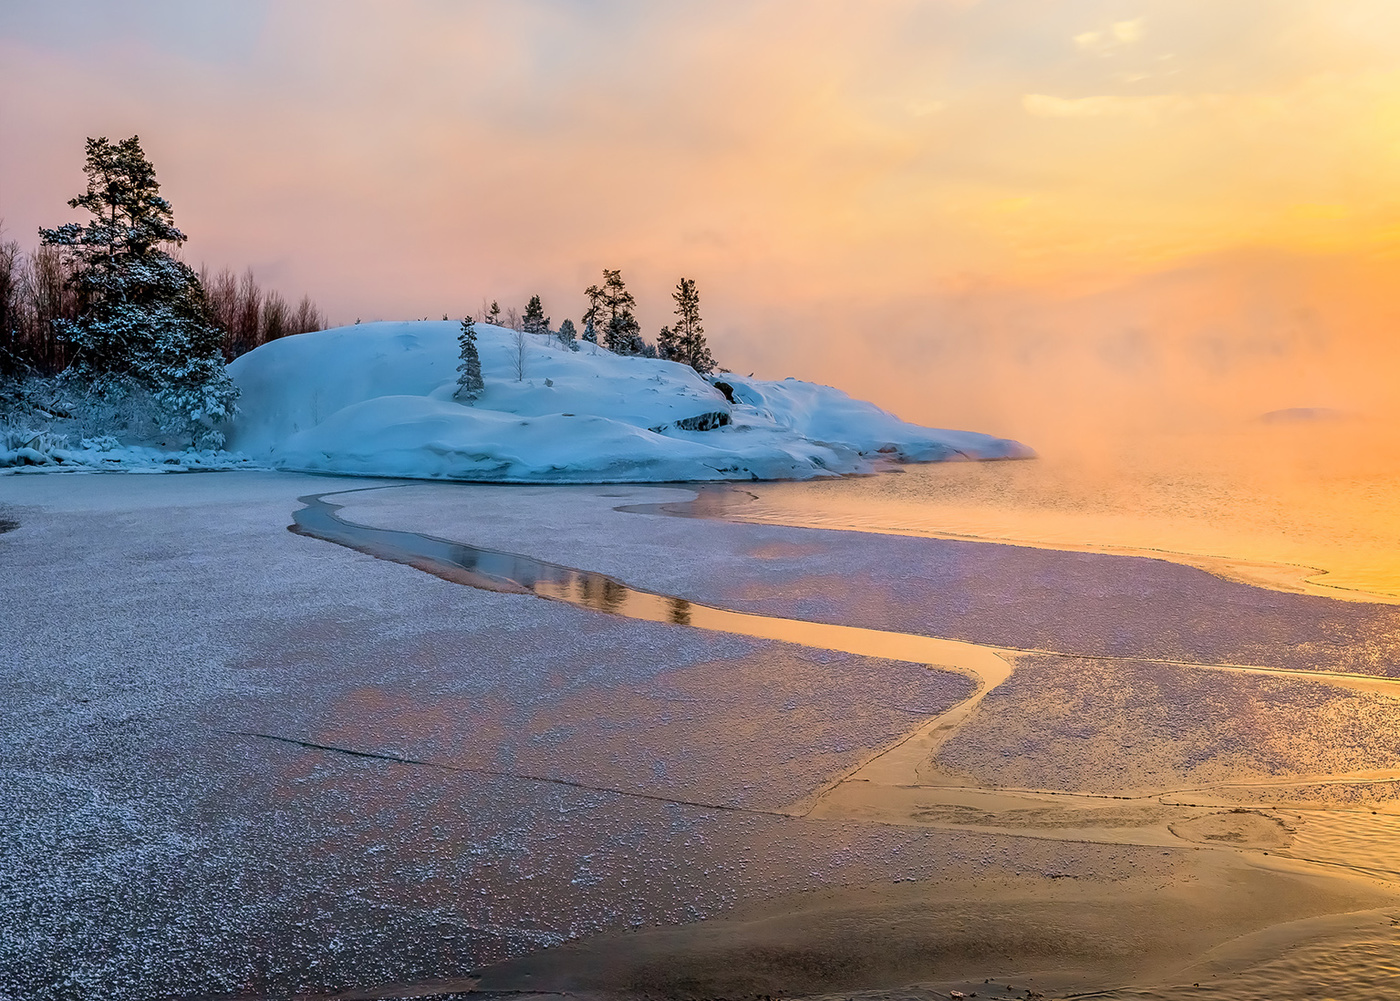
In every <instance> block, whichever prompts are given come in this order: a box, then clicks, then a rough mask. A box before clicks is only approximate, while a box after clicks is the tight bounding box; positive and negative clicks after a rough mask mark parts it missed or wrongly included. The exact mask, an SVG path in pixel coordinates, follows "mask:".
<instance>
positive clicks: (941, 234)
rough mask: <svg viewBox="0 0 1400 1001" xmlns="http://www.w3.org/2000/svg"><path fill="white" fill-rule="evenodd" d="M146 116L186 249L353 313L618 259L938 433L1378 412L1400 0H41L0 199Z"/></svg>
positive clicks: (575, 292) (1398, 200)
mask: <svg viewBox="0 0 1400 1001" xmlns="http://www.w3.org/2000/svg"><path fill="white" fill-rule="evenodd" d="M132 133H139V134H140V135H141V137H142V139H143V141H144V144H145V147H146V150H147V152H148V154H149V155H150V156H151V158H152V160H153V161H154V162H155V164H156V167H157V170H158V173H159V176H160V178H161V180H162V182H163V184H164V192H165V194H166V195H167V196H168V197H170V199H171V200H172V202H173V203H174V205H175V211H176V221H177V223H178V224H179V225H180V226H181V227H182V228H184V229H185V230H186V231H187V232H188V233H189V234H190V235H191V240H190V242H189V244H188V247H187V250H186V256H187V258H188V259H190V260H191V261H193V262H196V263H198V262H199V261H205V262H208V263H209V264H211V265H213V266H215V267H218V266H222V265H225V264H228V265H232V266H234V267H242V266H245V265H252V266H253V267H254V268H255V269H256V271H257V272H258V274H259V276H260V277H261V278H262V279H263V281H264V282H265V283H266V284H270V285H273V286H275V287H277V288H279V289H281V290H282V291H283V292H284V293H286V294H288V295H291V296H295V295H299V294H300V293H301V292H304V291H305V292H310V293H311V294H312V295H313V297H315V298H316V300H317V301H318V302H319V303H320V304H321V305H322V307H323V308H325V309H326V310H327V311H328V312H329V314H330V315H331V317H332V319H333V320H335V321H339V322H349V321H352V320H353V319H354V318H355V317H357V316H362V317H364V318H366V319H370V318H379V317H383V318H401V317H411V316H420V317H421V316H432V317H434V318H437V317H440V316H441V315H442V314H443V313H444V312H448V313H451V314H453V315H458V314H460V313H462V312H463V311H464V310H467V309H470V308H474V307H475V305H476V304H477V303H478V301H479V300H480V299H481V297H482V296H487V297H492V298H499V299H500V300H501V302H502V303H503V304H509V303H514V304H521V303H523V301H524V299H525V298H526V297H527V296H528V295H529V294H531V293H532V292H539V293H540V294H541V295H542V296H543V297H544V300H545V304H546V309H547V311H548V312H550V313H551V314H552V315H553V316H554V318H555V320H556V321H557V320H559V319H562V318H563V317H564V316H572V317H573V318H574V319H575V320H577V318H578V315H579V313H580V312H581V310H582V296H581V291H582V288H583V287H584V286H585V285H586V284H588V283H589V282H591V281H594V280H596V279H597V277H598V274H599V271H600V270H601V268H603V267H620V268H621V269H622V271H623V274H624V277H626V278H627V279H628V281H629V284H630V285H631V286H632V287H633V288H634V290H635V291H636V292H637V295H638V299H639V301H640V304H641V320H642V322H643V326H644V328H645V329H646V331H647V333H648V334H649V335H654V333H655V330H656V329H657V328H658V327H660V325H661V324H662V323H664V322H667V321H668V320H669V318H670V317H669V302H668V300H667V298H666V296H667V293H668V291H669V289H670V288H671V287H673V286H674V284H675V281H676V279H677V278H678V277H680V276H681V275H685V276H689V277H694V278H696V279H697V281H698V282H699V287H700V290H701V295H702V302H703V305H704V312H705V316H706V320H707V327H708V330H709V334H710V338H711V341H712V344H713V346H714V348H715V353H716V355H717V356H718V357H719V359H720V361H721V363H723V364H728V365H730V366H732V367H734V368H736V369H740V370H743V371H745V372H747V371H750V370H757V371H758V372H759V373H760V374H767V375H770V376H782V375H787V374H792V375H798V376H801V377H805V378H814V379H817V380H820V381H824V382H830V383H834V384H836V385H840V386H842V387H843V388H846V389H849V390H850V391H852V392H853V393H856V394H857V395H863V396H866V397H869V398H874V399H876V400H878V401H879V402H881V403H883V404H885V405H887V406H889V407H891V408H892V409H895V410H896V411H898V412H899V413H901V414H902V415H903V416H906V417H909V418H911V419H916V420H920V421H924V422H932V423H940V424H950V425H959V426H970V427H977V428H980V429H985V430H993V431H1001V432H1005V433H1011V434H1017V435H1019V436H1022V437H1024V438H1026V439H1027V440H1030V441H1032V442H1033V443H1034V441H1035V439H1036V435H1037V432H1038V431H1047V429H1048V428H1049V425H1050V423H1051V422H1053V421H1055V420H1064V419H1069V420H1072V421H1073V420H1081V419H1082V420H1086V421H1102V420H1104V419H1105V415H1112V419H1114V420H1128V421H1137V420H1140V421H1144V422H1147V423H1153V422H1157V423H1160V422H1163V421H1179V420H1183V419H1191V420H1195V419H1215V418H1219V417H1225V418H1231V419H1234V418H1239V417H1242V416H1247V415H1249V414H1251V413H1255V412H1258V411H1262V410H1269V409H1274V408H1279V407H1289V406H1309V405H1313V406H1317V405H1322V406H1334V407H1343V408H1350V409H1358V410H1365V411H1368V412H1376V411H1379V410H1383V409H1384V408H1385V406H1386V405H1387V401H1388V399H1389V397H1390V396H1392V395H1400V394H1396V393H1395V391H1394V389H1393V387H1394V386H1395V385H1396V384H1397V379H1396V376H1397V375H1398V374H1400V352H1397V349H1396V347H1395V342H1396V329H1397V313H1400V309H1397V306H1396V300H1397V297H1396V295H1395V294H1394V293H1393V292H1392V291H1391V289H1393V288H1400V253H1398V252H1397V251H1400V241H1398V240H1397V236H1400V4H1396V3H1395V2H1394V0H1229V2H1224V3H1222V2H1220V0H1211V2H1195V0H1147V2H1139V3H1119V2H1107V0H1104V2H1090V0H1062V2H1054V3H1050V2H1045V0H1005V2H992V0H988V2H982V3H978V2H972V0H934V2H913V0H887V2H878V0H860V2H857V0H850V2H844V3H834V2H823V0H791V2H761V0H758V2H751V3H737V2H733V3H725V2H704V3H699V2H696V3H681V2H676V3H647V2H629V3H622V2H582V0H580V2H565V0H538V2H531V0H509V2H505V0H502V2H499V3H472V4H459V3H450V2H446V0H442V2H404V0H395V2H381V3H363V2H345V0H326V2H292V3H266V4H259V3H251V2H238V3H226V4H216V3H208V4H204V3H201V4H198V5H191V4H182V3H173V2H172V3H149V2H147V3H134V2H133V3H120V2H116V3H109V2H105V0H103V2H98V0H93V2H90V3H76V2H62V0H42V2H40V0H35V2H32V3H15V4H6V5H5V7H4V8H0V216H3V218H4V220H5V224H6V230H7V235H8V236H10V237H14V238H18V239H20V240H21V242H24V243H26V244H32V242H33V233H34V230H35V228H36V227H38V226H40V225H55V224H57V223H59V222H61V221H65V220H67V219H69V218H71V217H72V216H73V213H72V212H71V210H69V209H67V207H66V205H65V204H64V203H65V201H66V200H67V199H68V198H69V197H71V196H72V195H74V194H76V193H77V192H78V190H80V187H81V183H82V175H81V154H82V141H83V137H84V136H86V135H107V136H109V137H114V138H115V137H122V136H126V135H130V134H132Z"/></svg>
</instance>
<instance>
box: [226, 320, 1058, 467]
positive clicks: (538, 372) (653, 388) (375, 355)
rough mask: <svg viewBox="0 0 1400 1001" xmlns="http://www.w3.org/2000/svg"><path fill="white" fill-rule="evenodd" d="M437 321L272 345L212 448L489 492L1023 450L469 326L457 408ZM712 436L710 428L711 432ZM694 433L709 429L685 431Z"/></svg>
mask: <svg viewBox="0 0 1400 1001" xmlns="http://www.w3.org/2000/svg"><path fill="white" fill-rule="evenodd" d="M457 331H458V325H457V323H456V322H453V321H444V322H430V321H417V322H409V323H369V324H358V325H355V326H352V327H339V328H337V329H334V330H323V331H319V332H316V333H310V334H299V335H297V336H295V337H287V338H283V339H281V340H277V341H273V342H271V343H269V344H265V345H263V346H262V347H259V348H258V349H256V350H255V351H252V352H249V353H248V354H246V355H243V356H242V357H240V358H238V359H237V360H236V361H234V362H233V363H232V364H231V365H230V366H229V373H230V374H231V375H232V376H233V379H234V381H235V382H236V383H237V385H238V387H239V389H240V390H241V394H242V395H241V397H240V399H239V401H238V405H239V409H240V415H239V416H238V418H237V419H236V420H235V422H234V425H233V429H232V433H231V434H230V436H229V443H228V447H229V448H230V449H234V450H237V451H240V452H243V453H245V454H246V455H248V456H249V457H250V458H251V459H253V460H254V461H257V462H266V463H268V464H270V465H274V466H278V467H282V468H286V469H297V470H310V471H321V472H335V473H348V474H355V475H374V476H406V477H418V478H433V479H461V480H488V481H499V482H560V483H571V482H572V483H579V482H603V481H629V482H666V481H678V480H715V479H745V480H747V479H807V478H811V477H814V476H823V475H832V474H837V473H852V472H863V471H867V470H869V469H872V468H874V464H875V462H876V461H877V460H879V459H881V458H887V459H899V460H905V461H917V462H926V461H934V460H940V459H950V458H969V459H1002V458H1022V457H1027V456H1029V455H1031V454H1033V453H1032V452H1031V451H1030V450H1029V449H1027V448H1026V447H1025V446H1023V445H1021V444H1019V443H1017V442H1014V441H1008V440H1006V439H1001V438H993V437H990V436H988V435H983V434H977V433H975V432H968V431H939V430H933V429H929V428H923V427H919V426H917V425H914V424H908V423H906V422H904V421H901V420H899V419H898V418H897V417H894V416H893V415H892V414H889V413H887V412H886V411H883V410H881V409H879V408H878V407H876V406H874V405H873V404H869V403H862V402H860V401H858V400H853V399H851V398H850V397H849V396H847V395H846V394H844V393H842V392H840V391H839V390H835V389H831V388H829V387H826V386H817V385H813V384H811V383H804V382H798V381H796V380H792V379H788V380H784V381H782V382H765V381H762V380H757V379H747V378H740V377H737V376H733V375H728V374H726V375H722V376H719V377H718V380H717V381H723V382H725V383H726V384H727V385H728V386H729V387H730V392H731V394H732V396H733V400H734V402H732V403H731V402H730V401H729V399H727V398H726V396H725V394H724V393H723V392H722V391H721V390H719V389H717V388H715V386H712V385H710V384H709V383H708V382H706V380H704V379H702V378H701V377H700V376H698V375H696V373H695V372H694V370H692V369H691V368H689V367H688V366H685V365H679V364H676V363H674V362H665V361H657V360H654V359H646V358H635V357H619V356H616V355H613V354H612V353H610V352H608V351H606V350H603V349H601V348H597V347H594V346H592V345H589V344H581V345H580V350H579V351H577V352H573V351H569V350H567V349H565V348H563V347H562V346H561V345H559V344H558V343H557V342H556V341H555V340H554V339H553V338H549V337H544V336H536V335H526V340H527V342H528V343H527V345H526V350H525V360H524V369H525V371H524V378H523V379H517V373H516V361H517V352H516V341H515V333H514V332H513V331H510V330H506V329H503V328H500V327H493V326H487V325H485V324H478V326H477V337H478V346H479V350H480V352H481V365H482V371H483V373H484V376H485V379H486V390H485V392H484V393H483V394H482V395H481V397H480V398H479V399H478V400H477V401H476V403H475V404H474V405H469V404H465V403H461V402H458V401H456V400H454V399H453V397H452V393H453V391H454V389H455V388H456V375H457V373H456V367H457ZM716 425H718V426H716ZM699 427H709V428H710V430H695V429H694V428H699Z"/></svg>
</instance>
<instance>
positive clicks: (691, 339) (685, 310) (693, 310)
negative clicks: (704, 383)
mask: <svg viewBox="0 0 1400 1001" xmlns="http://www.w3.org/2000/svg"><path fill="white" fill-rule="evenodd" d="M671 298H672V299H675V300H676V328H675V331H674V336H675V339H676V342H677V351H676V353H675V355H674V357H675V360H676V361H683V362H685V363H686V364H687V365H689V366H690V367H691V368H693V369H695V371H697V372H699V373H700V374H701V375H709V374H710V373H711V372H713V371H714V370H715V359H714V357H713V356H712V355H711V354H710V348H709V345H708V344H706V343H705V327H704V325H703V324H702V323H701V322H700V293H699V292H697V291H696V290H695V281H694V279H691V278H682V279H681V280H680V282H679V284H677V285H676V290H675V291H674V292H672V293H671Z"/></svg>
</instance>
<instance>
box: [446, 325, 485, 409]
mask: <svg viewBox="0 0 1400 1001" xmlns="http://www.w3.org/2000/svg"><path fill="white" fill-rule="evenodd" d="M457 344H458V347H459V351H458V357H459V358H460V359H461V364H459V365H458V366H457V391H456V392H455V393H453V394H452V395H453V396H454V397H456V398H457V399H459V400H475V399H476V398H477V397H478V396H480V395H481V392H482V390H484V389H485V388H486V382H485V380H483V379H482V378H481V355H480V354H479V353H478V352H477V350H476V321H475V320H473V319H472V318H471V317H470V316H468V317H467V318H465V319H464V320H462V332H461V333H459V334H458V335H457Z"/></svg>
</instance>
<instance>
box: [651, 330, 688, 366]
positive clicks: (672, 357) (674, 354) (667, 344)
mask: <svg viewBox="0 0 1400 1001" xmlns="http://www.w3.org/2000/svg"><path fill="white" fill-rule="evenodd" d="M679 351H680V340H679V339H678V338H677V336H676V332H675V331H674V330H672V329H671V328H670V327H662V328H661V332H660V333H659V334H657V335H656V354H657V357H659V358H661V359H662V360H663V361H681V360H682V359H681V357H680V354H679Z"/></svg>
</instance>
